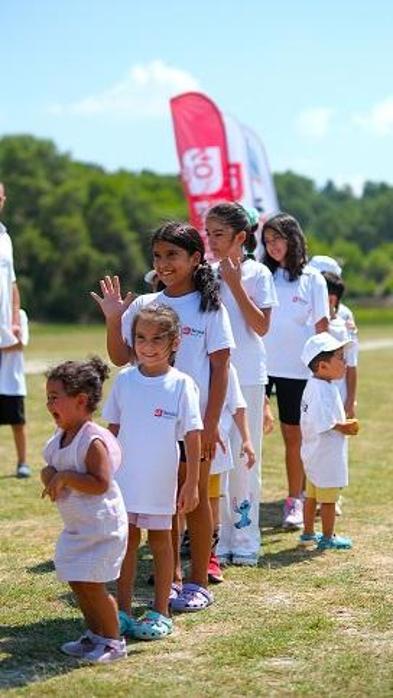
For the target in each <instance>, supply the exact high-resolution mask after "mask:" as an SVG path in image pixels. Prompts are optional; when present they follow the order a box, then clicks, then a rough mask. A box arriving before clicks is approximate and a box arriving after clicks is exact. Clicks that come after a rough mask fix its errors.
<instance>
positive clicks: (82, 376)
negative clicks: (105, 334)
mask: <svg viewBox="0 0 393 698" xmlns="http://www.w3.org/2000/svg"><path fill="white" fill-rule="evenodd" d="M109 373H110V370H109V366H107V364H105V363H104V362H103V361H102V359H100V357H99V356H91V357H90V358H89V359H86V360H85V361H64V362H63V363H62V364H59V365H58V366H54V367H53V368H50V369H49V371H47V372H46V374H45V375H46V378H47V380H48V381H60V382H61V383H62V385H63V388H64V392H65V393H66V395H79V393H86V395H87V396H88V401H87V408H88V410H90V411H91V412H94V410H95V409H96V408H97V405H98V403H99V402H100V400H101V397H102V384H103V382H104V381H105V380H106V379H107V378H108V376H109Z"/></svg>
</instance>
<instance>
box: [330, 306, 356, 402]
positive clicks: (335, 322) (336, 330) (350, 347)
mask: <svg viewBox="0 0 393 698" xmlns="http://www.w3.org/2000/svg"><path fill="white" fill-rule="evenodd" d="M329 332H330V334H332V335H333V337H335V338H336V339H338V341H339V342H348V341H349V340H351V344H347V345H346V346H345V347H344V358H345V364H346V366H349V367H351V368H354V367H355V366H357V365H358V354H359V344H358V342H357V341H353V339H352V336H351V334H350V333H349V331H348V329H347V325H346V322H345V321H344V320H343V319H342V318H341V317H340V316H339V315H337V316H336V317H335V318H333V319H330V320H329ZM333 382H334V383H335V384H336V385H337V387H338V389H339V392H340V395H341V399H342V401H343V403H344V404H345V401H346V399H347V381H346V377H345V376H344V378H340V380H336V381H333Z"/></svg>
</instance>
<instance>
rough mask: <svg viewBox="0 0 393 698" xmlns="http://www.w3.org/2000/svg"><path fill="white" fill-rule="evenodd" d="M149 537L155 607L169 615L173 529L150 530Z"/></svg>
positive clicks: (163, 613) (159, 611)
mask: <svg viewBox="0 0 393 698" xmlns="http://www.w3.org/2000/svg"><path fill="white" fill-rule="evenodd" d="M148 539H149V545H150V549H151V551H152V554H153V562H154V589H155V594H154V609H155V610H156V611H158V613H162V615H164V616H169V611H168V599H169V593H170V591H171V584H172V579H173V547H172V535H171V531H169V530H166V531H149V533H148Z"/></svg>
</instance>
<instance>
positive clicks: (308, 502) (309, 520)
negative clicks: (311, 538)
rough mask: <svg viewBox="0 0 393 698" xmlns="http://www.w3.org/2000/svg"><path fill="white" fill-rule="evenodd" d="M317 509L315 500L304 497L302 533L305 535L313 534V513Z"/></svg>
mask: <svg viewBox="0 0 393 698" xmlns="http://www.w3.org/2000/svg"><path fill="white" fill-rule="evenodd" d="M316 509H317V500H316V499H312V498H311V497H306V499H305V501H304V509H303V519H304V531H303V533H305V534H306V535H312V534H313V533H314V524H315V512H316Z"/></svg>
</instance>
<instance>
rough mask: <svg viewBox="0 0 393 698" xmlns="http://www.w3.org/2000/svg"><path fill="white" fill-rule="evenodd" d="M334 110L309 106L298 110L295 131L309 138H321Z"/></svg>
mask: <svg viewBox="0 0 393 698" xmlns="http://www.w3.org/2000/svg"><path fill="white" fill-rule="evenodd" d="M333 114H334V110H333V109H330V108H328V107H310V108H309V109H304V111H302V112H300V114H299V115H298V117H297V119H296V128H297V131H298V132H299V133H300V134H301V135H302V136H306V137H307V138H310V139H311V140H322V139H323V138H324V137H325V136H326V134H327V132H328V130H329V126H330V123H331V119H332V116H333Z"/></svg>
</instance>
